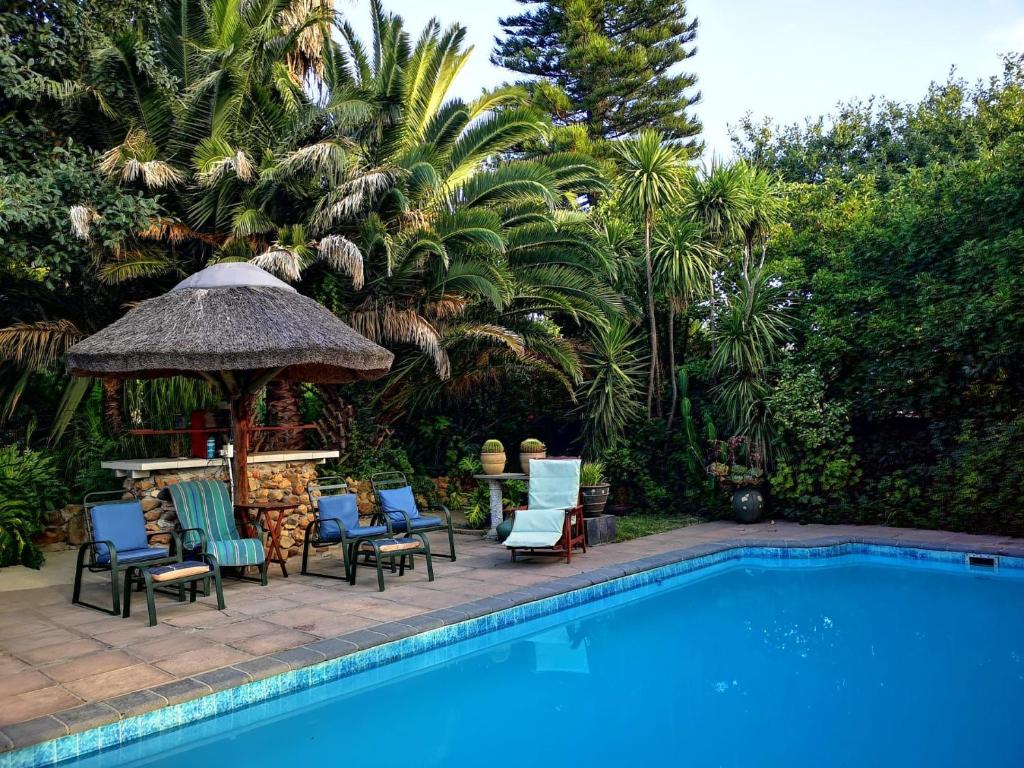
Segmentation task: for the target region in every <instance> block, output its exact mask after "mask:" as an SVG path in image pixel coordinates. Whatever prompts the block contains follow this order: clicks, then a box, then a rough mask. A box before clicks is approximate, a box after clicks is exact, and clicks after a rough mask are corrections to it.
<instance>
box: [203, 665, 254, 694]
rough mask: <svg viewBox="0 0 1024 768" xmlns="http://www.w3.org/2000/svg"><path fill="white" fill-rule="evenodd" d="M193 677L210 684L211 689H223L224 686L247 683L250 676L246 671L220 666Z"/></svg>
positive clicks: (229, 686)
mask: <svg viewBox="0 0 1024 768" xmlns="http://www.w3.org/2000/svg"><path fill="white" fill-rule="evenodd" d="M195 679H196V680H198V681H199V682H200V683H205V684H206V685H208V686H210V689H211V690H213V691H223V690H224V689H225V688H234V687H235V686H238V685H242V684H243V683H248V682H249V681H250V680H251V679H252V678H251V677H250V676H249V674H248V673H247V672H243V671H242V670H240V669H235V668H234V667H222V668H221V669H214V670H212V671H210V672H203V674H201V675H196V676H195Z"/></svg>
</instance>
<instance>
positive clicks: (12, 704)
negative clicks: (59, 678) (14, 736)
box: [0, 685, 82, 726]
mask: <svg viewBox="0 0 1024 768" xmlns="http://www.w3.org/2000/svg"><path fill="white" fill-rule="evenodd" d="M81 703H82V699H80V698H78V697H77V696H74V695H72V694H71V693H69V692H68V691H66V690H64V689H63V688H62V687H60V686H59V685H54V686H51V687H49V688H40V689H38V690H35V691H26V692H25V693H19V694H18V695H17V696H11V697H8V698H6V699H4V701H3V705H2V706H0V726H3V725H6V724H9V723H20V722H22V721H24V720H31V719H32V718H35V717H40V716H41V715H48V714H51V713H53V712H59V711H60V710H62V709H70V708H71V707H76V706H78V705H79V704H81Z"/></svg>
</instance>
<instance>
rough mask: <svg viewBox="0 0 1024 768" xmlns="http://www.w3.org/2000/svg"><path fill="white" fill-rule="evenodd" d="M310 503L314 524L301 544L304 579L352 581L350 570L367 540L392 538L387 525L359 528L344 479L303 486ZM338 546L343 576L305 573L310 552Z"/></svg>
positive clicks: (330, 478) (326, 480)
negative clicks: (318, 548) (361, 546)
mask: <svg viewBox="0 0 1024 768" xmlns="http://www.w3.org/2000/svg"><path fill="white" fill-rule="evenodd" d="M306 491H307V493H308V494H309V502H310V504H311V505H312V506H313V522H312V523H310V524H309V527H307V528H306V536H305V540H304V541H303V544H302V573H303V574H304V575H306V576H323V577H325V578H329V579H346V580H351V574H350V569H351V568H352V567H353V559H354V558H355V556H356V551H357V549H358V548H359V543H360V542H362V541H365V540H367V539H379V538H381V537H383V536H391V535H392V531H391V529H390V528H389V527H388V525H387V521H386V520H385V522H384V523H383V524H381V525H360V524H359V509H358V507H357V506H356V495H355V494H354V493H349V492H348V485H347V484H346V483H345V481H344V479H343V478H341V477H339V476H336V475H331V476H328V477H321V478H320V479H319V480H314V481H312V482H310V483H309V485H307V486H306ZM332 544H339V545H341V565H342V567H343V568H344V570H345V575H344V576H334V575H333V574H330V573H315V572H312V571H310V570H309V569H308V565H309V548H310V547H311V546H312V547H326V546H329V545H332Z"/></svg>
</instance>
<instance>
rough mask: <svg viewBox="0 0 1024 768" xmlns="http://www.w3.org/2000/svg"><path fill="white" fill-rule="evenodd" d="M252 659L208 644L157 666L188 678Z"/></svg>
mask: <svg viewBox="0 0 1024 768" xmlns="http://www.w3.org/2000/svg"><path fill="white" fill-rule="evenodd" d="M251 658H252V656H251V655H250V654H248V653H245V652H243V651H240V650H238V649H237V648H232V647H230V646H227V645H220V644H219V643H206V645H205V647H203V648H197V649H196V650H194V651H188V652H187V653H181V654H178V655H177V656H172V657H170V658H168V659H164V660H162V661H158V662H156V664H155V666H156V667H158V668H159V669H162V670H164V671H165V672H168V673H170V674H172V675H174V676H175V677H188V676H191V675H194V674H196V673H197V672H206V671H207V670H210V669H216V668H218V667H227V666H231V665H234V664H236V663H238V662H242V661H248V660H249V659H251Z"/></svg>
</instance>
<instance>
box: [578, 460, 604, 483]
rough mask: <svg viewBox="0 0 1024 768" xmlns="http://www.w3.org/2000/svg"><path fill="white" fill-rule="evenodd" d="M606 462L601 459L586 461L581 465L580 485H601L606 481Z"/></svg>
mask: <svg viewBox="0 0 1024 768" xmlns="http://www.w3.org/2000/svg"><path fill="white" fill-rule="evenodd" d="M604 481H605V480H604V464H603V463H602V462H600V461H585V462H583V466H582V467H580V485H581V486H583V487H588V486H594V485H601V484H602V483H603V482H604Z"/></svg>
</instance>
